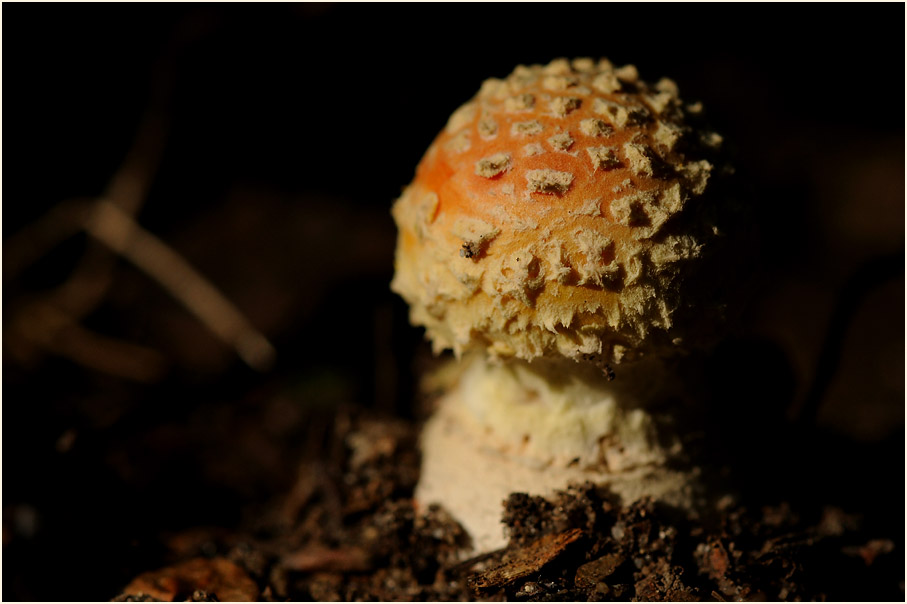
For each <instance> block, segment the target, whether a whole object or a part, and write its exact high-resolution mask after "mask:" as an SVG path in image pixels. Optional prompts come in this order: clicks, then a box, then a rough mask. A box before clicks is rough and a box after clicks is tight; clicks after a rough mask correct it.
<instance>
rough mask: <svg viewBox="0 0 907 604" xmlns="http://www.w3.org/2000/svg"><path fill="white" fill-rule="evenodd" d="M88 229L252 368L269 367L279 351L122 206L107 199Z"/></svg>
mask: <svg viewBox="0 0 907 604" xmlns="http://www.w3.org/2000/svg"><path fill="white" fill-rule="evenodd" d="M85 227H86V230H87V231H88V233H89V234H91V235H92V236H93V237H95V238H96V239H97V240H98V241H100V242H102V243H103V244H104V245H106V246H108V247H109V248H110V249H112V250H114V251H115V252H117V253H118V254H120V255H121V256H123V257H124V258H126V259H127V260H129V261H130V262H132V263H133V264H135V265H136V266H137V267H139V268H140V269H142V270H143V271H145V272H146V273H147V274H148V275H149V276H151V277H152V278H153V279H155V280H156V281H157V282H158V284H160V285H161V287H163V288H164V289H165V290H167V291H168V292H169V293H170V295H172V296H173V297H174V298H176V299H177V300H179V302H180V303H182V304H183V305H184V306H185V307H186V308H187V309H189V310H190V311H191V312H192V313H193V314H195V316H196V317H198V319H199V320H200V321H202V323H204V324H205V326H206V327H208V329H210V330H211V332H212V333H214V334H215V335H216V336H217V337H218V338H220V339H221V340H222V341H223V342H225V343H226V344H228V345H230V346H232V347H233V348H234V349H235V350H236V353H237V354H238V355H239V356H240V358H242V359H243V361H245V362H246V363H247V364H248V365H249V366H250V367H252V368H253V369H257V370H259V371H265V370H267V369H268V368H269V367H270V366H271V364H272V363H273V362H274V358H275V356H276V355H275V351H274V347H273V346H271V343H270V342H268V340H267V338H265V337H264V336H263V335H262V334H261V333H259V332H258V331H257V330H256V329H255V328H254V327H252V325H251V324H250V323H249V322H248V321H247V320H246V319H245V317H243V315H242V313H240V311H239V310H238V309H237V308H236V307H235V306H234V305H233V304H232V303H231V302H230V301H229V300H227V298H226V297H224V296H223V295H222V294H221V293H220V292H218V291H217V289H216V288H215V287H214V286H213V285H211V284H210V283H209V282H208V281H207V280H206V279H205V278H204V277H203V276H202V275H201V274H200V273H198V271H196V270H195V269H193V268H192V267H191V266H190V265H189V263H188V262H186V261H185V260H183V258H182V257H181V256H180V255H179V254H177V253H176V252H174V251H173V250H172V249H171V248H169V247H168V246H167V245H166V244H164V243H163V242H162V241H161V240H160V239H158V238H157V237H155V236H154V235H152V234H151V233H149V232H148V231H145V230H144V229H142V228H141V227H140V226H139V225H138V224H137V223H136V222H135V221H134V220H133V219H132V217H131V216H130V215H129V214H128V213H126V212H125V211H123V210H122V209H121V208H120V207H119V206H118V205H116V204H114V203H112V202H108V201H104V200H101V201H99V202H98V204H97V207H96V210H95V213H94V215H93V216H92V217H91V218H90V219H89V220H88V221H87V223H86V225H85Z"/></svg>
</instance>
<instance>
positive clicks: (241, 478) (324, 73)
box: [2, 3, 904, 600]
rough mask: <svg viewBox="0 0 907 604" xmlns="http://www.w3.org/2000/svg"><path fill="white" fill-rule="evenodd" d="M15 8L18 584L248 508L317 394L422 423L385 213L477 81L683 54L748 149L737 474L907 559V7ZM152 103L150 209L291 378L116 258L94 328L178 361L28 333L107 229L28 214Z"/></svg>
mask: <svg viewBox="0 0 907 604" xmlns="http://www.w3.org/2000/svg"><path fill="white" fill-rule="evenodd" d="M4 8H5V11H4V12H5V13H6V19H5V20H4V26H3V51H4V53H3V55H4V56H3V76H4V78H3V80H4V81H3V83H4V84H5V91H6V94H5V95H4V99H3V101H4V103H3V118H4V120H3V125H4V129H3V143H4V150H5V154H4V160H5V161H4V164H3V237H4V279H3V286H4V287H3V328H4V338H3V339H4V358H3V361H4V365H3V420H4V421H3V468H2V469H3V487H4V489H3V548H4V551H3V554H4V567H3V584H4V588H5V592H4V599H26V600H32V599H35V600H42V599H64V600H78V599H108V598H110V597H112V596H114V595H116V593H117V592H118V590H119V589H120V588H121V587H122V585H123V584H124V583H125V582H127V581H128V580H129V579H130V578H131V577H132V576H134V575H135V574H136V573H137V572H140V571H142V570H147V569H148V565H149V564H150V565H153V564H155V563H156V562H155V561H156V560H157V558H156V555H157V550H156V549H155V548H159V547H160V546H159V543H160V537H159V536H160V535H161V534H162V533H164V532H167V531H178V530H183V529H186V528H187V527H193V526H201V525H204V526H215V527H216V526H224V527H230V526H234V525H235V524H237V523H238V522H240V521H242V520H243V514H248V513H250V512H249V510H250V509H254V507H252V508H250V507H249V506H250V505H253V504H255V503H256V502H265V501H267V499H268V498H269V497H271V496H272V495H274V494H275V493H280V492H282V491H283V490H285V489H286V488H287V486H288V485H289V484H290V483H291V482H292V478H293V475H294V472H295V469H294V465H293V460H294V459H295V458H296V457H297V456H298V455H299V452H300V451H301V450H303V449H305V447H306V446H310V445H309V444H307V443H306V442H304V439H301V437H300V435H304V434H308V433H307V432H306V429H311V426H310V425H308V424H309V423H310V422H309V419H308V418H311V417H313V415H312V414H313V413H314V412H313V411H312V409H320V410H327V412H330V410H332V409H334V408H336V407H337V406H338V405H342V404H359V405H364V406H367V407H370V408H373V409H376V410H378V411H380V412H383V413H394V414H398V415H402V416H404V417H412V415H413V408H412V397H413V390H414V387H413V383H414V376H413V361H412V359H414V358H418V357H419V355H422V354H424V352H425V350H424V348H425V347H424V345H423V344H421V335H420V333H419V332H418V331H417V330H415V329H412V328H410V327H409V326H408V324H407V322H406V309H405V307H404V305H403V303H402V302H400V301H399V300H397V299H396V297H394V296H393V295H392V294H391V293H390V292H389V291H388V288H387V284H388V282H389V281H390V278H391V274H392V270H393V242H394V227H393V223H392V221H391V219H390V216H389V211H388V210H389V207H390V204H391V203H392V201H393V200H394V198H395V197H396V196H397V195H398V194H399V193H400V191H401V189H402V187H403V186H405V185H406V184H407V182H408V181H409V180H410V179H411V178H412V175H413V172H414V168H415V165H416V163H417V162H418V160H419V158H420V156H421V154H422V153H423V151H424V150H425V149H426V148H427V147H428V145H429V143H430V142H431V140H432V138H433V137H434V135H435V134H436V133H437V132H438V131H439V130H440V129H441V128H442V127H443V125H444V124H445V122H446V120H447V117H448V116H449V114H450V113H451V112H452V111H453V110H454V109H455V108H456V107H458V106H459V105H460V104H461V103H463V102H465V101H466V100H468V99H469V98H470V97H471V96H472V95H473V94H474V93H475V92H476V91H477V90H478V87H479V85H480V83H481V81H482V80H483V79H484V78H486V77H490V76H498V77H503V76H505V75H507V74H508V73H509V72H510V71H511V70H512V68H513V67H514V66H515V65H517V64H519V63H526V64H529V63H545V62H548V61H550V60H551V59H553V58H557V57H561V56H565V57H578V56H591V57H601V56H606V57H608V58H610V59H611V60H612V61H613V62H614V63H615V64H617V65H621V64H624V63H634V64H636V65H637V67H638V68H639V70H640V73H641V75H642V77H643V78H644V79H647V80H657V79H658V78H660V77H662V76H669V77H671V78H672V79H674V80H675V81H676V82H677V83H678V84H679V86H680V90H681V95H682V97H683V98H684V99H686V100H690V101H692V100H701V101H703V103H704V104H705V107H706V109H707V111H708V115H709V116H710V119H711V121H712V123H713V124H714V127H715V129H716V130H717V131H718V132H721V133H722V134H723V135H724V136H725V139H726V140H727V141H728V146H729V148H730V149H731V151H732V152H733V153H734V154H735V155H736V164H737V166H738V174H739V178H740V183H741V184H742V186H743V188H744V189H745V191H746V196H747V198H748V199H749V200H751V202H752V204H753V208H754V212H753V217H754V218H753V220H754V221H755V222H756V223H757V224H756V226H757V227H758V229H759V231H760V235H761V238H760V243H759V244H758V249H756V250H753V252H754V255H755V256H756V257H757V259H758V261H759V262H758V267H759V268H758V270H756V271H755V272H754V273H753V274H752V275H745V276H744V278H745V279H746V280H749V281H751V282H752V284H753V285H754V287H753V292H754V293H753V295H752V296H751V300H750V305H749V306H748V307H747V309H746V311H745V312H744V316H743V320H742V321H741V325H740V326H739V327H738V328H737V329H736V331H735V332H734V333H733V336H732V337H731V338H730V339H729V341H728V342H727V343H725V344H724V345H723V347H722V348H721V349H720V351H719V353H718V354H716V355H715V356H714V357H713V358H712V359H711V361H709V362H710V363H711V364H712V365H711V367H712V369H713V370H714V374H715V375H716V376H719V377H718V378H716V386H715V387H714V390H715V392H717V393H718V394H717V395H716V397H715V398H716V400H718V399H720V400H722V401H724V403H723V404H722V406H720V407H718V408H716V409H715V412H714V413H713V414H712V418H713V420H714V421H715V423H716V424H719V425H721V426H722V427H723V428H722V430H723V431H724V433H725V434H726V437H727V439H728V440H727V442H726V443H725V445H724V448H723V449H722V448H721V447H719V449H720V450H722V451H724V452H725V453H727V452H728V451H729V450H730V449H733V450H734V451H735V455H737V456H739V457H740V458H741V463H740V465H738V466H736V467H737V468H738V474H737V475H736V477H735V479H736V480H737V481H738V482H740V483H741V484H743V485H744V487H745V485H746V484H751V485H760V486H764V485H767V484H772V485H774V487H775V488H777V489H778V491H779V492H782V493H787V495H789V497H791V498H796V497H798V494H799V493H802V492H803V491H810V492H811V493H812V495H813V496H815V497H817V498H826V499H827V500H828V501H830V502H836V503H840V504H841V505H845V506H847V509H849V510H854V511H856V512H859V513H862V514H865V515H866V516H868V517H871V518H872V519H873V522H874V524H872V526H871V527H870V528H872V529H873V530H878V531H879V535H880V536H889V537H891V538H897V539H898V541H897V542H896V543H897V547H898V548H899V550H900V552H901V554H900V555H901V556H903V543H904V541H903V528H904V525H903V521H904V516H903V504H904V499H903V493H904V483H903V477H904V465H903V453H904V96H903V91H904V59H903V56H904V31H903V27H902V24H903V18H904V7H903V5H898V4H894V5H891V4H886V5H855V4H844V5H841V4H825V5H821V6H817V5H802V6H800V7H797V8H795V7H791V6H788V5H715V4H703V5H681V6H675V5H649V4H645V5H618V6H615V5H610V4H608V5H605V4H585V3H584V4H507V5H485V4H481V5H480V4H464V5H459V4H456V5H419V4H414V5H411V4H400V5H373V4H364V5H355V4H352V5H351V4H342V5H329V4H325V5H322V4H302V5H296V4H289V5H287V4H280V5H267V6H258V5H256V6H252V5H184V4H179V5H170V4H167V5H164V4H162V5H156V4H147V5H135V4H128V5H68V4H58V5H28V4H7V5H5V7H4ZM149 116H150V117H149ZM146 119H151V120H152V121H151V122H149V123H151V124H152V125H151V127H150V128H149V131H150V132H151V133H152V134H151V136H150V137H149V138H148V139H143V140H146V141H147V140H150V141H151V143H148V144H143V145H140V146H139V147H138V152H137V155H136V156H135V157H138V160H137V161H138V164H137V165H140V166H145V168H146V169H147V170H148V171H149V174H150V175H151V176H150V178H149V182H150V186H149V187H148V188H147V191H146V195H144V196H142V197H143V199H144V202H143V204H142V206H141V208H140V210H139V212H138V214H137V220H138V222H139V223H140V224H141V225H142V226H143V227H144V228H145V229H147V230H148V231H150V232H151V233H153V234H155V235H156V236H158V237H160V238H161V239H162V240H163V241H165V242H166V243H167V244H168V245H170V246H172V247H173V248H174V249H175V250H176V251H177V252H178V253H180V254H181V255H182V256H183V257H184V258H185V259H187V260H188V261H189V262H190V263H192V264H193V265H194V266H195V267H196V268H198V269H199V270H200V272H201V273H202V274H204V275H205V276H206V277H207V278H208V279H210V280H211V281H212V282H213V283H214V284H216V285H217V286H218V287H219V288H220V289H221V290H222V291H223V292H224V293H225V294H226V295H227V297H228V298H229V299H231V300H232V301H233V302H234V303H235V304H236V305H237V306H238V307H239V308H240V309H241V310H242V312H243V313H244V314H245V315H246V316H247V317H248V318H249V320H250V321H251V322H252V323H253V324H254V325H255V326H256V327H258V328H259V329H260V330H261V331H263V332H264V333H265V334H266V335H267V336H268V337H269V338H270V339H271V341H272V342H273V343H274V344H275V346H276V348H277V351H278V357H277V363H276V365H275V366H274V367H273V368H272V369H271V370H270V371H267V372H256V371H253V370H251V369H249V368H248V367H247V366H246V365H244V364H243V363H242V362H240V361H239V360H238V358H237V357H236V355H235V354H234V352H233V351H232V350H231V349H230V348H229V347H227V346H224V345H223V344H221V343H220V342H219V341H218V340H217V339H215V338H214V337H212V336H211V335H210V334H209V332H208V331H207V330H206V328H205V327H204V326H203V325H202V324H201V323H199V322H198V321H197V320H196V319H195V318H194V317H193V316H192V315H190V314H189V313H188V312H186V311H185V309H184V308H183V307H182V306H181V305H179V304H178V303H176V302H175V301H173V300H172V298H170V297H169V296H168V295H167V294H166V293H164V292H163V291H161V289H160V288H159V287H158V286H157V284H156V283H155V282H154V281H153V280H151V279H149V278H148V277H147V276H146V275H144V274H143V273H142V272H140V271H138V270H136V269H135V268H134V267H133V266H131V265H130V264H129V263H127V262H125V261H122V260H119V261H116V262H115V264H114V265H113V266H112V268H111V272H110V274H111V275H112V284H111V286H110V288H109V289H107V291H106V292H105V295H104V296H103V298H102V299H101V300H100V301H99V302H98V303H97V304H95V305H94V306H92V308H91V309H90V311H89V312H87V313H85V314H84V316H81V317H79V320H78V323H79V324H80V325H81V327H82V328H84V329H85V330H87V331H89V332H90V333H93V334H100V335H102V336H104V337H106V338H109V339H110V340H116V341H118V342H126V343H129V344H131V345H134V346H137V347H141V349H142V350H143V351H148V350H150V351H152V353H153V354H152V356H151V357H148V358H149V359H152V360H153V361H154V363H153V364H154V367H156V369H155V370H154V371H150V372H149V373H146V374H141V372H140V374H141V375H139V376H138V377H137V376H136V375H125V374H123V373H122V372H120V373H119V374H118V373H117V371H110V370H98V368H97V367H92V366H89V364H88V363H87V362H86V360H85V359H83V358H80V357H79V355H78V354H77V353H72V352H70V353H61V352H60V348H59V347H56V348H55V347H54V346H52V345H48V344H47V343H46V342H45V343H42V342H41V341H39V340H36V339H35V338H34V336H33V334H34V331H35V330H33V329H31V330H30V329H29V328H30V327H31V326H32V324H31V323H30V322H31V321H34V319H33V318H32V315H31V314H29V313H28V312H27V311H28V309H30V308H32V306H31V305H32V304H33V303H34V302H35V300H41V299H43V298H42V296H46V295H47V294H48V292H53V291H55V288H57V287H59V286H60V285H61V284H63V283H64V282H65V281H66V280H67V278H69V277H71V276H72V275H73V274H74V271H75V270H76V269H77V267H78V266H79V263H80V262H81V260H82V259H84V258H85V255H86V254H87V253H90V252H91V249H92V246H91V245H90V242H89V241H88V240H87V238H86V237H85V235H84V234H75V235H73V236H71V237H68V238H66V239H65V240H63V241H61V242H60V244H59V245H55V246H51V247H49V248H48V249H46V250H41V253H40V254H37V255H36V256H35V257H34V258H32V260H30V261H29V262H27V263H25V264H20V265H15V263H14V261H16V259H18V258H21V257H22V252H21V250H22V249H23V246H25V248H28V242H27V241H26V243H23V239H22V238H21V237H17V235H18V234H20V233H21V232H22V229H23V228H25V227H27V226H29V225H33V224H35V223H36V221H39V220H40V219H42V217H46V216H47V215H48V214H47V213H48V211H50V210H51V209H52V208H55V207H59V206H58V204H60V203H61V202H63V201H66V200H71V199H74V198H93V197H96V196H99V195H101V194H102V193H103V192H104V191H105V188H106V187H107V185H108V183H109V181H110V180H111V178H112V177H113V175H114V174H115V173H116V172H117V170H118V168H119V167H120V166H121V165H122V164H123V162H124V161H125V159H126V157H127V152H128V151H129V150H130V148H132V147H133V143H134V141H135V139H136V134H137V132H138V131H139V129H140V125H141V124H142V123H143V120H146ZM155 120H156V121H155ZM155 144H157V145H159V147H160V149H161V150H162V151H161V152H160V153H159V154H156V153H155V152H154V148H155ZM155 165H156V168H155V167H154V166H155ZM29 334H32V335H29ZM117 350H119V349H117ZM129 350H131V349H129ZM127 356H128V355H127ZM141 358H144V357H141ZM127 373H128V372H127ZM304 424H305V425H304ZM803 434H808V435H809V436H808V437H804V436H803ZM801 440H802V441H803V442H806V443H808V446H806V445H803V446H795V445H792V444H791V443H792V442H800V441H801ZM810 464H811V465H810ZM779 468H781V469H779ZM753 488H756V487H753Z"/></svg>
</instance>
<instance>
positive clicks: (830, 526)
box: [116, 409, 904, 602]
mask: <svg viewBox="0 0 907 604" xmlns="http://www.w3.org/2000/svg"><path fill="white" fill-rule="evenodd" d="M329 434H330V435H331V437H330V441H331V442H329V443H328V450H330V451H332V452H333V455H331V456H328V457H327V458H325V459H321V460H314V459H312V460H304V461H303V462H302V463H301V465H300V466H299V480H298V481H297V482H296V484H295V485H294V486H293V488H292V489H291V490H290V491H289V492H288V493H285V494H283V495H282V496H280V497H278V498H276V499H275V500H273V501H271V502H269V503H268V504H267V505H266V506H265V508H264V509H262V510H260V511H259V513H257V514H255V515H248V516H247V517H248V518H249V520H248V521H247V522H244V523H241V524H240V525H239V526H237V527H236V528H235V529H233V530H223V529H204V528H193V529H191V530H189V531H185V532H182V533H177V534H173V535H171V536H169V537H168V538H167V539H166V540H165V541H164V542H163V543H162V544H161V557H160V559H159V563H160V564H161V568H155V569H149V571H148V572H145V573H142V574H141V575H139V576H138V577H136V578H135V579H134V580H132V581H131V582H130V583H129V585H128V586H127V587H126V588H125V589H124V590H123V593H122V594H120V595H119V596H117V598H116V600H117V601H150V600H151V599H158V600H165V601H175V600H186V601H214V599H215V598H216V599H219V600H228V599H240V600H257V599H262V600H265V601H280V600H287V599H289V600H330V601H336V600H342V601H359V600H366V601H369V600H391V601H423V600H428V601H448V600H504V599H506V600H518V601H532V602H535V601H612V600H613V601H702V600H706V601H762V600H790V601H803V600H807V601H809V600H856V599H863V600H896V599H900V598H902V597H903V575H902V574H900V571H902V570H903V561H904V558H903V549H902V545H901V544H897V545H896V543H895V541H894V540H892V539H891V538H889V537H882V536H880V535H878V534H874V533H872V532H869V531H867V530H866V523H865V522H864V521H863V519H861V518H860V517H859V516H858V515H854V514H850V513H848V512H847V511H845V510H843V509H841V508H839V507H836V506H831V505H828V506H823V507H821V508H815V509H794V508H792V507H791V505H790V504H788V503H787V502H785V501H778V502H777V503H776V504H775V505H764V506H761V507H758V508H748V507H746V506H744V505H741V504H740V503H738V502H736V501H735V500H734V499H733V498H732V497H730V496H727V497H724V498H722V499H720V500H719V501H718V502H716V504H715V505H714V506H713V507H712V508H711V509H709V510H707V511H706V512H705V513H704V514H701V515H695V516H694V515H692V514H689V513H686V512H684V511H682V510H678V509H674V508H671V507H667V506H663V505H659V504H657V503H654V502H652V501H648V500H644V501H639V502H636V503H633V504H631V505H621V504H620V503H619V502H617V501H616V499H615V498H614V497H613V496H612V495H611V494H610V493H608V492H607V491H606V490H604V489H601V488H597V487H595V486H594V485H592V484H585V485H574V486H572V487H570V488H569V489H568V490H567V491H565V492H562V493H560V494H559V495H558V496H557V497H554V498H552V499H544V498H541V497H532V496H528V495H525V494H521V493H514V494H512V495H511V496H510V498H509V499H508V500H507V501H506V505H505V508H504V514H503V527H504V529H503V530H506V531H507V534H509V537H510V544H509V546H508V547H507V548H506V549H504V550H499V551H495V552H491V553H488V554H484V555H480V556H476V557H472V558H467V557H465V556H464V555H463V552H464V548H465V547H466V546H467V545H468V537H467V536H466V535H465V534H464V532H463V530H462V529H461V528H460V527H459V525H458V524H457V523H456V522H455V521H454V520H453V519H452V518H451V517H450V516H449V515H448V514H447V513H445V511H444V510H443V509H442V508H440V507H435V506H432V507H430V508H429V509H422V510H420V509H417V508H416V507H415V506H414V504H413V501H412V499H411V496H412V491H413V488H414V485H415V482H416V480H417V478H418V459H419V458H418V454H417V452H416V449H415V443H416V436H417V425H416V424H414V423H409V422H402V421H400V420H393V419H377V418H374V417H371V416H370V415H369V414H368V413H365V412H363V411H362V410H359V409H347V410H345V411H344V412H343V413H341V414H339V415H338V416H337V417H336V418H335V419H334V421H333V425H332V426H331V427H330V429H329Z"/></svg>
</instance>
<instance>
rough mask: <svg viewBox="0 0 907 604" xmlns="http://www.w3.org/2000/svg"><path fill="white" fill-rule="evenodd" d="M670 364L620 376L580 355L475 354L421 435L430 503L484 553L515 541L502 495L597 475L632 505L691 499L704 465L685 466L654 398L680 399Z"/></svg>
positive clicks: (421, 494)
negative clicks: (499, 357)
mask: <svg viewBox="0 0 907 604" xmlns="http://www.w3.org/2000/svg"><path fill="white" fill-rule="evenodd" d="M669 376H670V372H669V371H668V370H667V369H666V367H665V365H664V364H663V363H662V362H661V361H659V360H656V359H651V360H649V359H647V360H644V361H639V362H636V363H633V364H630V365H621V367H620V373H619V376H618V379H616V380H615V381H613V382H611V381H609V380H608V378H607V376H606V375H603V374H602V372H601V370H599V369H597V368H596V367H594V366H591V365H586V364H581V363H575V362H573V361H568V360H564V361H539V360H536V361H534V362H532V363H529V362H526V361H521V360H510V361H506V362H501V361H493V360H489V359H487V358H486V357H485V356H484V355H482V354H475V355H472V356H471V357H469V358H467V359H464V360H463V361H462V362H461V368H460V370H459V372H458V375H457V376H456V378H455V380H454V383H453V384H451V385H450V386H449V387H448V389H447V391H446V394H445V395H444V396H443V397H442V398H441V399H440V401H439V406H438V409H437V410H436V411H435V413H434V415H433V416H432V417H431V419H429V421H428V422H427V424H426V426H425V429H424V431H423V434H422V473H421V478H420V482H419V485H418V487H417V489H416V499H417V501H419V502H420V504H424V505H428V504H431V503H436V502H437V503H441V504H443V505H444V506H445V507H446V508H447V509H448V510H449V511H450V512H451V513H452V514H453V515H454V517H455V518H457V520H459V521H460V523H461V524H462V525H463V526H464V528H465V529H466V530H467V531H468V532H469V533H470V535H471V536H472V539H473V547H474V549H475V550H478V551H480V552H485V551H490V550H493V549H497V548H500V547H504V546H506V544H507V538H506V536H505V534H504V531H503V526H502V525H501V516H502V512H503V501H504V500H505V499H506V498H507V497H508V496H509V495H510V493H513V492H523V493H528V494H530V495H542V496H547V495H551V494H553V493H554V491H556V490H558V489H564V488H566V487H567V486H568V485H569V484H570V483H577V482H578V483H582V482H585V481H587V480H589V481H592V482H595V483H597V484H601V485H605V486H607V487H609V488H610V489H611V490H612V491H613V492H614V493H615V494H616V495H618V496H619V497H621V498H622V499H623V500H625V501H627V502H629V501H634V500H636V499H639V498H641V497H644V496H651V497H654V498H656V499H659V500H662V501H666V502H668V503H672V504H674V505H681V506H684V507H689V506H690V505H691V504H692V501H693V498H694V490H695V480H694V478H693V471H692V470H690V471H684V470H680V469H677V468H676V465H677V464H673V463H671V464H670V465H671V467H669V463H670V462H675V461H677V460H678V459H679V458H680V456H681V453H682V451H681V447H680V444H679V439H678V438H676V437H675V436H674V435H673V434H672V433H671V428H670V426H669V425H667V424H664V423H663V422H660V420H656V417H655V415H654V414H653V406H655V405H656V404H657V403H658V402H659V401H663V400H665V399H667V398H669V397H670V393H671V392H672V390H673V380H672V379H671V378H670V377H669Z"/></svg>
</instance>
